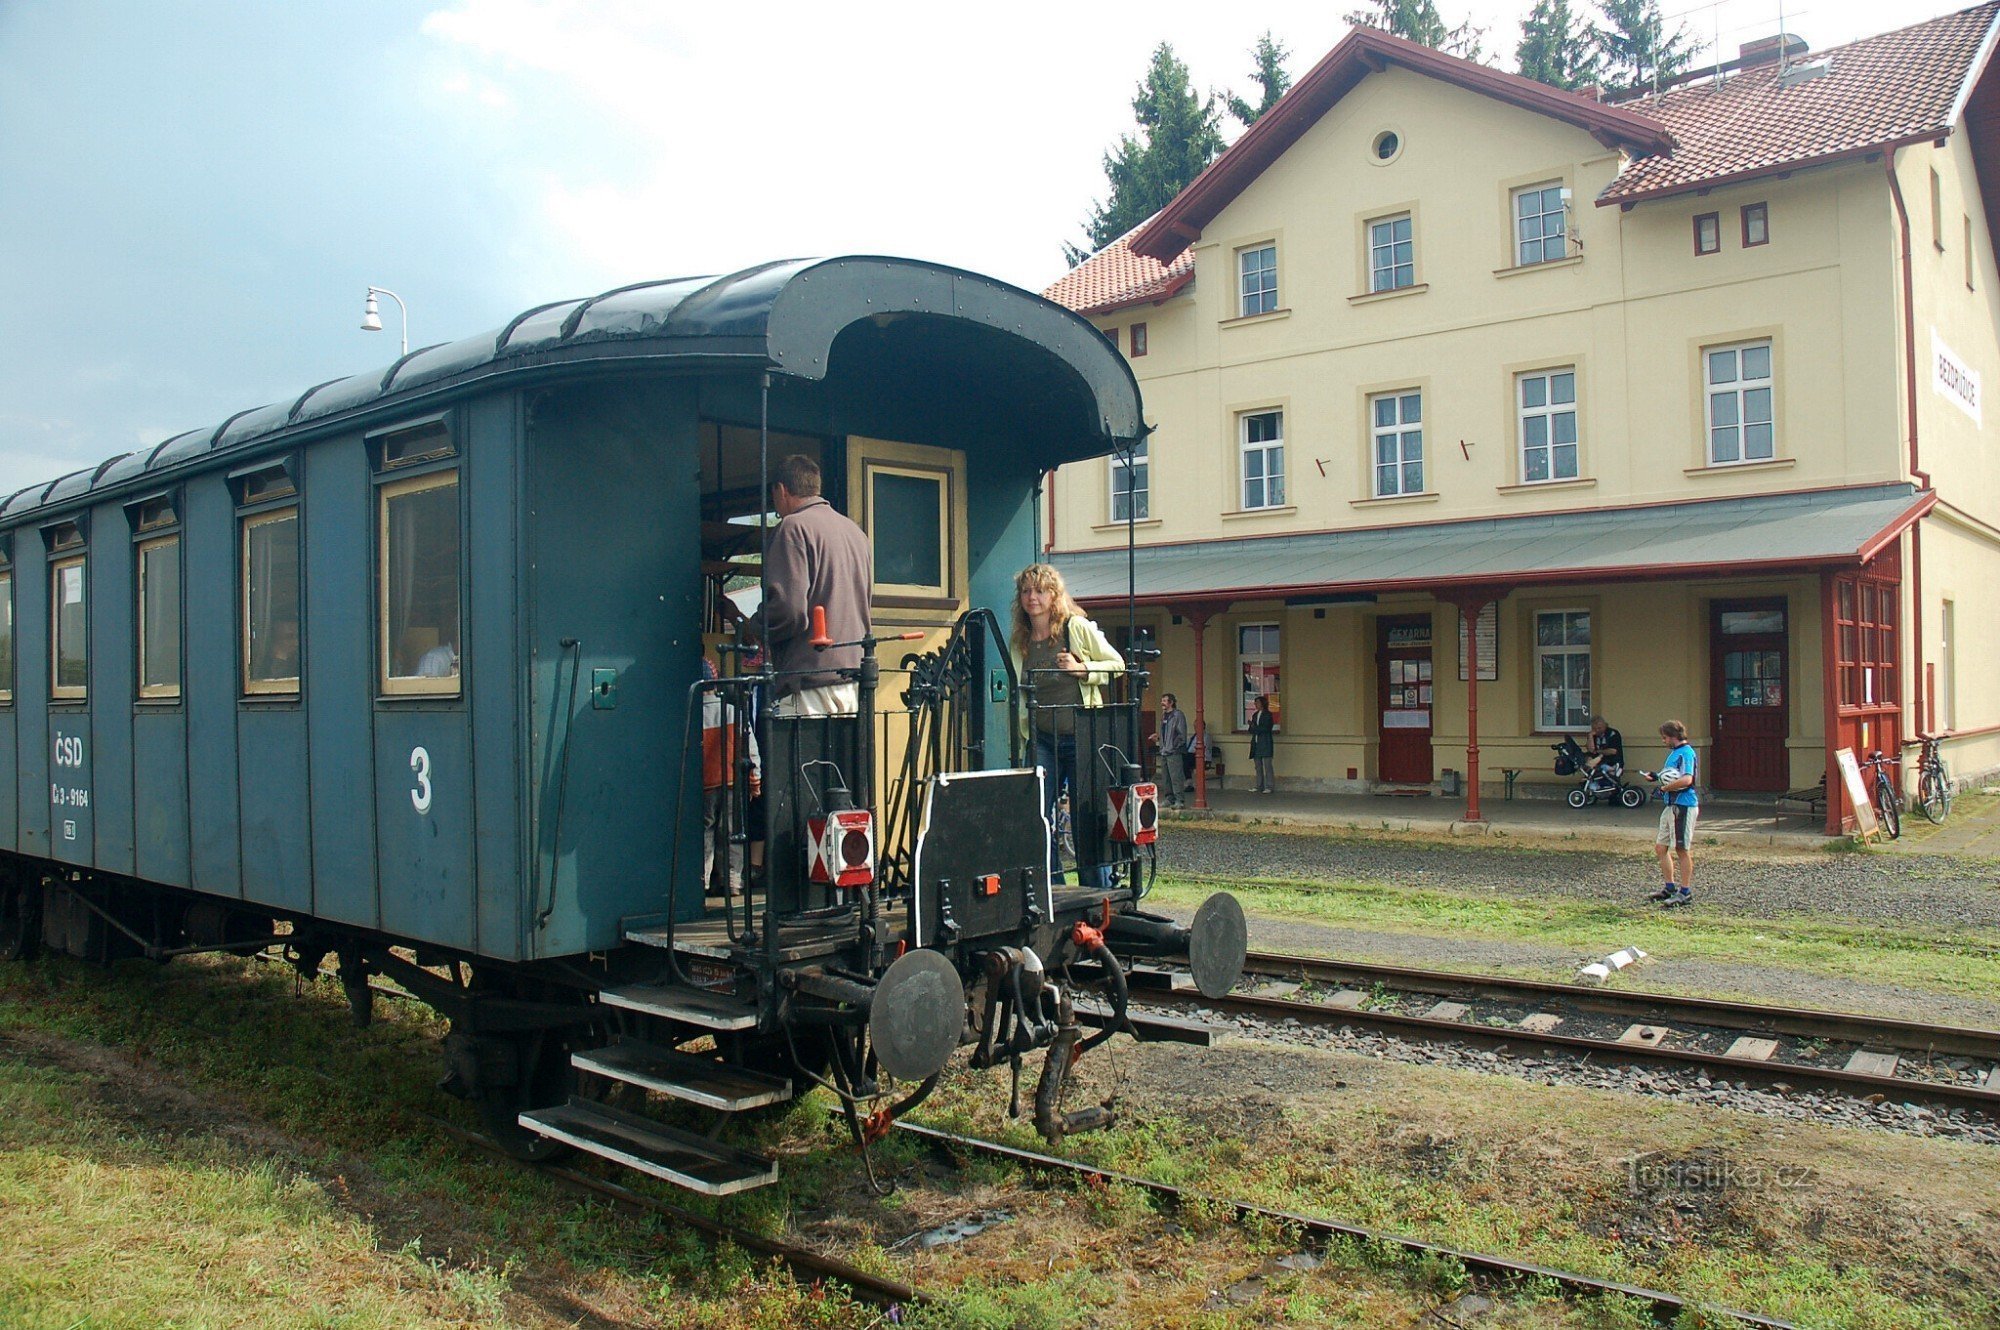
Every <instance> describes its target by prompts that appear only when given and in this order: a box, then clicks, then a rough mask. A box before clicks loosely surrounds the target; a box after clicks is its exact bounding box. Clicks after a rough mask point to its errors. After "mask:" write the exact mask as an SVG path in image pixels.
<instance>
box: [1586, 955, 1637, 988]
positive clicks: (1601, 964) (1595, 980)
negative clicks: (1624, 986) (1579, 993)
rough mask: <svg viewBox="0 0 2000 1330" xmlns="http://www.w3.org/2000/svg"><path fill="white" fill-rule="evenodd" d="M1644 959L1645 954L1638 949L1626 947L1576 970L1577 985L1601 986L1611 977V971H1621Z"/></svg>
mask: <svg viewBox="0 0 2000 1330" xmlns="http://www.w3.org/2000/svg"><path fill="white" fill-rule="evenodd" d="M1645 959H1646V953H1645V952H1643V951H1641V950H1639V948H1637V947H1626V948H1624V949H1623V950H1621V951H1614V952H1612V953H1611V954H1610V955H1609V956H1606V957H1605V958H1604V959H1603V960H1601V961H1597V962H1595V963H1593V964H1590V965H1586V966H1584V967H1583V968H1582V969H1580V970H1578V971H1577V972H1576V982H1577V983H1579V984H1601V983H1603V982H1604V981H1605V980H1607V979H1609V978H1610V977H1611V972H1612V971H1613V970H1622V969H1624V968H1625V967H1626V966H1628V965H1633V964H1636V963H1637V962H1639V961H1643V960H1645Z"/></svg>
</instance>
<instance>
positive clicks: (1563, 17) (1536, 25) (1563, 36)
mask: <svg viewBox="0 0 2000 1330" xmlns="http://www.w3.org/2000/svg"><path fill="white" fill-rule="evenodd" d="M1514 59H1515V61H1516V62H1517V64H1518V65H1519V67H1520V70H1521V77H1523V78H1531V79H1534V80H1535V81H1536V82H1538V83H1546V84H1549V85H1550V86H1551V87H1556V88H1565V89H1568V90H1570V91H1575V90H1576V89H1578V88H1582V87H1587V86H1588V85H1590V84H1592V83H1595V82H1597V77H1598V65H1599V57H1598V51H1597V44H1596V42H1595V41H1594V40H1593V34H1592V32H1591V29H1590V26H1589V24H1588V23H1587V22H1586V21H1585V19H1584V16H1583V15H1581V14H1579V13H1577V12H1576V11H1575V10H1573V9H1571V8H1570V4H1569V0H1535V8H1534V10H1533V11H1532V12H1531V13H1529V15H1528V16H1527V17H1526V18H1524V19H1522V20H1521V44H1520V45H1519V46H1517V47H1515V48H1514Z"/></svg>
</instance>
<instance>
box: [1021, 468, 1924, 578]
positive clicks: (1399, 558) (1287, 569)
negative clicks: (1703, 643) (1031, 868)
mask: <svg viewBox="0 0 2000 1330" xmlns="http://www.w3.org/2000/svg"><path fill="white" fill-rule="evenodd" d="M1934 502H1936V496H1935V495H1934V494H1933V493H1931V492H1929V491H1924V492H1919V491H1917V490H1916V489H1915V488H1914V487H1913V486H1910V485H1907V484H1893V485H1867V486H1857V487H1852V488H1846V489H1834V490H1818V491H1812V492H1807V493H1798V494H1774V495H1767V496H1757V497H1750V498H1731V499H1708V500H1703V501H1700V502H1694V503H1673V504H1658V505H1650V506H1634V507H1624V508H1599V509H1592V510H1587V511H1577V512H1566V513H1549V514H1538V515H1533V516H1522V517H1496V518H1486V519H1475V520H1466V521H1449V522H1429V523H1411V524H1406V525H1402V526H1394V527H1377V528H1368V529H1362V530H1352V531H1320V532H1314V533H1311V534H1307V535H1291V536H1261V537H1248V538H1244V539H1238V540H1210V541H1199V542H1191V543H1188V544H1179V545H1148V546H1145V547H1143V548H1141V549H1140V551H1139V557H1138V558H1137V559H1136V560H1134V561H1133V565H1134V568H1135V576H1136V587H1135V590H1136V593H1137V596H1138V598H1139V599H1140V600H1142V601H1144V602H1146V603H1148V604H1162V603H1166V604H1172V603H1177V602H1178V603H1186V604H1195V603H1213V602H1217V601H1233V600H1272V599H1280V598H1286V597H1294V598H1309V597H1313V596H1329V595H1341V594H1357V593H1373V592H1388V591H1430V592H1433V593H1437V592H1454V591H1468V590H1469V591H1478V590H1492V591H1496V592H1504V591H1506V590H1508V589H1511V588H1513V587H1517V586H1527V585H1534V584H1547V583H1569V582H1606V581H1652V580H1658V579H1662V578H1686V577H1700V576H1722V575H1731V574H1756V573H1775V572H1799V571H1804V570H1808V569H1820V568H1841V567H1854V566H1856V565H1858V564H1861V563H1863V562H1866V561H1867V560H1868V559H1870V558H1872V557H1874V555H1875V554H1876V553H1877V552H1879V551H1880V550H1881V549H1882V548H1884V547H1885V546H1886V545H1887V544H1888V543H1889V542H1891V541H1893V540H1894V539H1895V538H1896V537H1897V536H1898V535H1900V534H1901V533H1902V532H1903V531H1904V529H1906V528H1907V527H1908V526H1909V524H1910V523H1911V522H1914V521H1915V520H1916V519H1917V518H1919V517H1921V516H1923V514H1924V513H1925V512H1927V511H1929V509H1930V507H1931V505H1932V504H1933V503H1934ZM1055 563H1056V566H1057V567H1059V568H1060V569H1062V573H1063V577H1064V578H1065V579H1066V580H1067V581H1068V583H1069V588H1070V593H1071V594H1072V595H1074V596H1075V597H1076V598H1077V599H1079V600H1082V601H1087V602H1095V603H1098V604H1104V603H1107V602H1112V601H1117V600H1122V599H1124V597H1125V594H1126V567H1127V559H1126V551H1125V550H1124V548H1122V547H1118V548H1112V549H1105V550H1091V551H1088V552H1085V553H1076V554H1064V555H1059V556H1057V557H1056V559H1055Z"/></svg>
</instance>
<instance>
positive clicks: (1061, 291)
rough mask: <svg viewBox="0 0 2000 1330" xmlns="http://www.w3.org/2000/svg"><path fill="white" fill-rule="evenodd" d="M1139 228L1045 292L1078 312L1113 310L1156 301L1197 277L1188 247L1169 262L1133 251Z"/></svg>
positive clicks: (1091, 312)
mask: <svg viewBox="0 0 2000 1330" xmlns="http://www.w3.org/2000/svg"><path fill="white" fill-rule="evenodd" d="M1137 233H1138V232H1137V230H1136V229H1134V230H1132V231H1127V232H1126V233H1125V234H1124V235H1122V236H1119V237H1118V238H1117V239H1116V240H1114V241H1112V242H1111V243H1110V244H1108V245H1106V246H1105V247H1104V248H1103V249H1100V250H1098V251H1097V252H1096V253H1095V254H1093V255H1091V256H1090V257H1089V258H1087V259H1085V260H1084V261H1083V262H1082V263H1079V264H1078V265H1077V266H1076V267H1074V268H1071V269H1070V270H1069V272H1068V273H1067V274H1066V275H1065V276H1064V277H1063V278H1062V280H1061V281H1058V282H1056V283H1055V284H1054V285H1053V286H1050V287H1049V288H1048V289H1047V290H1046V291H1043V292H1042V295H1043V296H1045V297H1047V298H1048V299H1050V300H1053V301H1055V302H1056V303H1057V304H1058V305H1067V306H1069V307H1070V308H1071V309H1073V310H1075V311H1076V312H1077V313H1079V314H1109V313H1111V312H1112V311H1113V310H1119V309H1126V308H1129V307H1130V306H1132V305H1144V304H1147V303H1149V302H1150V303H1158V302H1159V301H1162V300H1165V299H1166V298H1167V297H1169V296H1172V295H1175V294H1176V293H1178V292H1179V291H1180V289H1181V288H1182V287H1184V286H1186V285H1187V284H1188V282H1190V281H1191V280H1193V278H1194V251H1193V250H1191V249H1184V250H1182V251H1181V252H1180V253H1179V254H1176V255H1175V256H1174V260H1173V262H1171V263H1161V262H1160V261H1159V260H1158V259H1149V258H1147V257H1145V256H1144V255H1143V254H1134V253H1133V252H1132V246H1131V240H1132V237H1133V236H1134V235H1136V234H1137Z"/></svg>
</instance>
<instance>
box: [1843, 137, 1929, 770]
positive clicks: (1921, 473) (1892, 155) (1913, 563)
mask: <svg viewBox="0 0 2000 1330" xmlns="http://www.w3.org/2000/svg"><path fill="white" fill-rule="evenodd" d="M1886 165H1887V168H1888V172H1889V197H1890V198H1891V199H1893V200H1894V201H1895V204H1896V221H1897V224H1898V225H1899V226H1900V228H1901V230H1902V241H1903V390H1904V411H1905V412H1906V413H1907V414H1908V416H1909V420H1910V478H1911V479H1912V480H1915V481H1916V482H1917V485H1918V486H1919V488H1921V489H1926V490H1927V489H1930V488H1931V478H1930V474H1929V473H1928V472H1926V471H1925V470H1924V469H1923V467H1922V466H1921V465H1919V464H1918V461H1917V302H1916V276H1915V272H1914V266H1913V262H1912V259H1911V257H1910V210H1909V208H1908V207H1907V206H1906V205H1905V204H1904V202H1903V182H1902V181H1901V180H1900V179H1899V178H1898V177H1897V175H1896V149H1894V148H1891V149H1889V151H1888V154H1887V161H1886ZM1909 640H1910V661H1911V668H1910V688H1911V693H1910V697H1911V702H1912V704H1913V705H1912V706H1911V711H1912V712H1913V713H1914V717H1913V718H1914V720H1915V721H1916V724H1917V731H1918V733H1919V734H1927V733H1929V732H1930V724H1929V717H1928V716H1927V714H1926V709H1927V703H1928V702H1929V699H1928V698H1927V697H1926V696H1925V693H1924V522H1923V519H1922V518H1918V519H1917V520H1916V521H1914V522H1912V523H1911V524H1910V638H1909ZM1830 742H1831V740H1829V743H1830Z"/></svg>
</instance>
